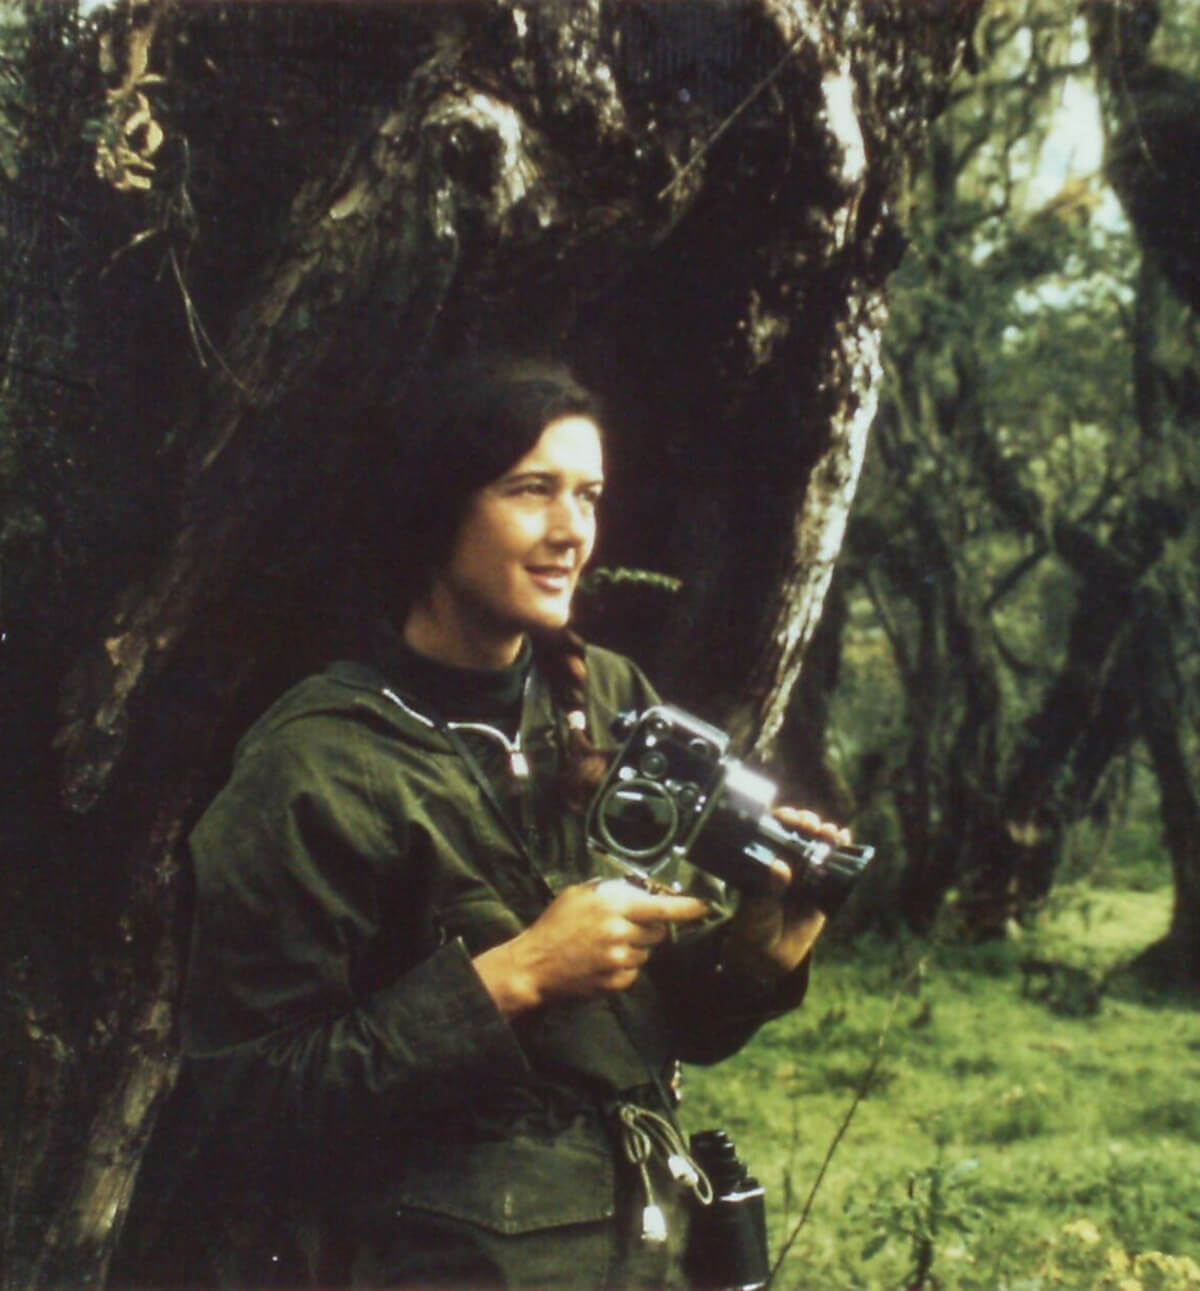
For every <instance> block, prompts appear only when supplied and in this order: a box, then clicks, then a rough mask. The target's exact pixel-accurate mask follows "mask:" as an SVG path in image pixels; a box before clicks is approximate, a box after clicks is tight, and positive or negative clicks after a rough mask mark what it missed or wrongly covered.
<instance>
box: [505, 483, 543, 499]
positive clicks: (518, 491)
mask: <svg viewBox="0 0 1200 1291" xmlns="http://www.w3.org/2000/svg"><path fill="white" fill-rule="evenodd" d="M510 491H511V492H512V494H513V495H514V496H516V497H531V498H545V497H549V496H550V493H551V487H550V482H549V481H548V480H539V479H529V480H520V481H518V482H517V483H516V484H515V485H514V486H513V488H512V489H511V490H510Z"/></svg>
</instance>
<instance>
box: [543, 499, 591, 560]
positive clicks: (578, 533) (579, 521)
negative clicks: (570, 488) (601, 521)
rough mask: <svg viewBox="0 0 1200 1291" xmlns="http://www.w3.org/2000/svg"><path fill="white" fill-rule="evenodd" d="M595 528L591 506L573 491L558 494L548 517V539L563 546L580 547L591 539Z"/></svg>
mask: <svg viewBox="0 0 1200 1291" xmlns="http://www.w3.org/2000/svg"><path fill="white" fill-rule="evenodd" d="M595 530H596V520H595V516H594V515H593V513H592V510H591V508H590V507H589V506H587V504H586V503H584V502H583V501H582V500H581V499H580V498H577V497H576V496H575V495H574V494H573V493H563V494H560V496H559V497H558V498H557V499H556V501H555V505H554V508H553V511H552V514H551V517H550V525H549V535H548V536H549V538H550V540H551V541H552V542H558V543H562V544H563V545H564V546H569V547H582V546H585V545H586V544H587V543H588V542H590V541H591V539H592V537H593V536H594V534H595Z"/></svg>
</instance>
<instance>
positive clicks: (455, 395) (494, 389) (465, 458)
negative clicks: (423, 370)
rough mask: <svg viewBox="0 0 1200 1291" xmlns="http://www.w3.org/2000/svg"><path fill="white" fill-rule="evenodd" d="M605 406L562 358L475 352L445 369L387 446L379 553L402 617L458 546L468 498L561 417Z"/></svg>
mask: <svg viewBox="0 0 1200 1291" xmlns="http://www.w3.org/2000/svg"><path fill="white" fill-rule="evenodd" d="M569 416H583V417H589V418H591V419H592V420H593V421H594V422H596V423H597V424H598V425H599V423H600V420H601V417H600V408H599V405H598V402H597V400H596V399H595V397H594V396H593V395H592V394H591V392H590V391H588V390H587V389H585V388H584V387H583V386H582V385H580V383H579V382H578V381H576V379H575V377H574V376H573V374H572V373H571V371H570V369H568V368H567V367H565V366H564V365H562V364H560V363H557V362H549V361H544V360H532V359H513V358H498V357H487V358H475V359H471V360H468V361H463V362H459V363H455V364H453V365H452V366H450V367H447V368H446V369H445V370H444V371H443V372H442V373H441V374H440V375H439V377H438V378H437V379H436V380H434V381H433V382H431V383H430V386H429V389H428V390H427V391H426V393H425V394H424V396H423V397H421V398H420V399H419V400H417V401H415V403H414V405H413V406H412V407H410V408H409V409H407V410H406V413H405V415H404V417H403V418H402V419H400V420H399V421H397V423H396V424H395V425H394V426H393V428H392V430H391V432H390V435H388V436H387V437H386V438H387V439H388V440H390V442H386V443H385V444H384V453H385V461H384V466H383V470H382V472H381V475H380V478H378V479H377V480H376V481H375V487H376V488H377V489H378V490H379V493H378V497H379V503H378V506H379V510H380V523H378V525H377V526H376V532H377V534H378V539H377V542H378V545H379V548H380V550H379V551H377V553H376V554H377V556H379V557H382V558H383V559H384V560H386V561H387V565H388V576H389V579H390V581H391V585H392V589H393V592H394V595H395V596H396V598H397V604H396V613H397V618H398V619H399V620H401V621H402V620H403V617H404V616H405V615H406V614H407V611H408V610H409V609H410V608H411V606H412V605H413V603H414V602H415V601H417V600H419V599H420V598H421V597H422V596H423V595H424V594H425V593H426V592H428V590H429V586H430V583H431V581H432V580H433V578H434V577H435V576H436V574H437V573H438V571H439V570H440V569H441V568H442V567H443V566H444V565H445V563H446V561H447V560H448V559H449V557H450V553H451V551H452V550H453V547H454V542H455V539H456V538H457V536H458V532H459V528H460V526H461V524H462V521H463V517H464V516H465V514H466V511H467V507H468V505H469V504H470V501H471V499H472V497H473V496H474V495H475V494H476V493H477V492H478V491H479V490H480V489H481V488H483V487H484V486H485V485H487V484H490V483H492V481H493V480H496V479H499V478H500V476H502V475H503V474H504V473H505V471H507V470H508V469H509V468H510V467H511V466H512V465H513V464H514V463H515V462H517V461H519V460H520V459H521V458H522V457H524V456H525V454H526V453H528V452H529V451H530V450H531V449H532V448H533V446H534V445H535V444H536V443H537V442H538V440H539V439H540V438H541V435H542V432H543V431H544V430H545V429H546V427H547V426H548V425H549V424H550V423H551V422H552V421H556V420H558V418H560V417H569Z"/></svg>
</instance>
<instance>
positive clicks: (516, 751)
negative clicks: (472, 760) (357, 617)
mask: <svg viewBox="0 0 1200 1291" xmlns="http://www.w3.org/2000/svg"><path fill="white" fill-rule="evenodd" d="M383 694H384V696H385V698H387V699H390V700H391V701H392V703H393V704H398V705H399V706H400V707H401V708H402V709H403V710H404V711H405V712H406V713H407V714H408V715H409V716H410V717H415V718H416V719H417V721H419V722H421V723H422V724H423V725H424V726H427V727H429V729H430V730H431V731H436V730H437V729H438V724H437V722H435V721H434V720H433V719H432V718H431V717H426V715H425V714H424V713H422V712H420V711H419V710H418V709H415V708H413V706H412V705H411V704H408V703H406V702H405V701H404V699H403V698H402V697H401V696H400V695H398V694H397V693H396V692H395V691H394V690H392V689H391V688H390V687H388V686H385V687H384V688H383ZM528 694H529V678H528V677H527V678H526V679H525V691H524V694H523V695H522V697H521V711H522V713H524V711H525V698H526V697H527V696H528ZM446 725H447V726H449V727H451V728H452V729H453V730H456V731H476V732H477V733H478V734H480V735H486V736H489V737H490V738H491V739H494V740H498V741H499V742H500V744H501V746H502V747H503V749H504V752H505V753H506V754H507V755H508V769H509V771H510V772H511V773H512V775H513V776H514V778H515V779H516V780H518V781H519V782H520V783H521V784H524V783H525V782H526V781H527V780H528V779H529V759H528V758H527V757H526V756H525V750H524V749H522V747H521V730H520V728H519V727H518V728H517V737H516V739H515V740H510V739H509V738H508V736H507V735H505V734H504V732H503V731H501V730H497V728H496V727H494V726H489V725H488V724H487V723H486V722H447V723H446Z"/></svg>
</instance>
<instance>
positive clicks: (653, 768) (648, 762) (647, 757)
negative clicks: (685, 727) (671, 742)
mask: <svg viewBox="0 0 1200 1291" xmlns="http://www.w3.org/2000/svg"><path fill="white" fill-rule="evenodd" d="M638 765H639V766H640V767H641V769H642V774H643V775H646V776H649V777H650V779H651V780H657V779H658V778H659V777H660V776H661V775H662V773H663V772H664V771H665V770H666V769H667V755H666V754H665V753H662V752H660V750H658V749H648V750H647V751H646V752H645V753H643V754H642V760H641V762H640V763H639V764H638Z"/></svg>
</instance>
